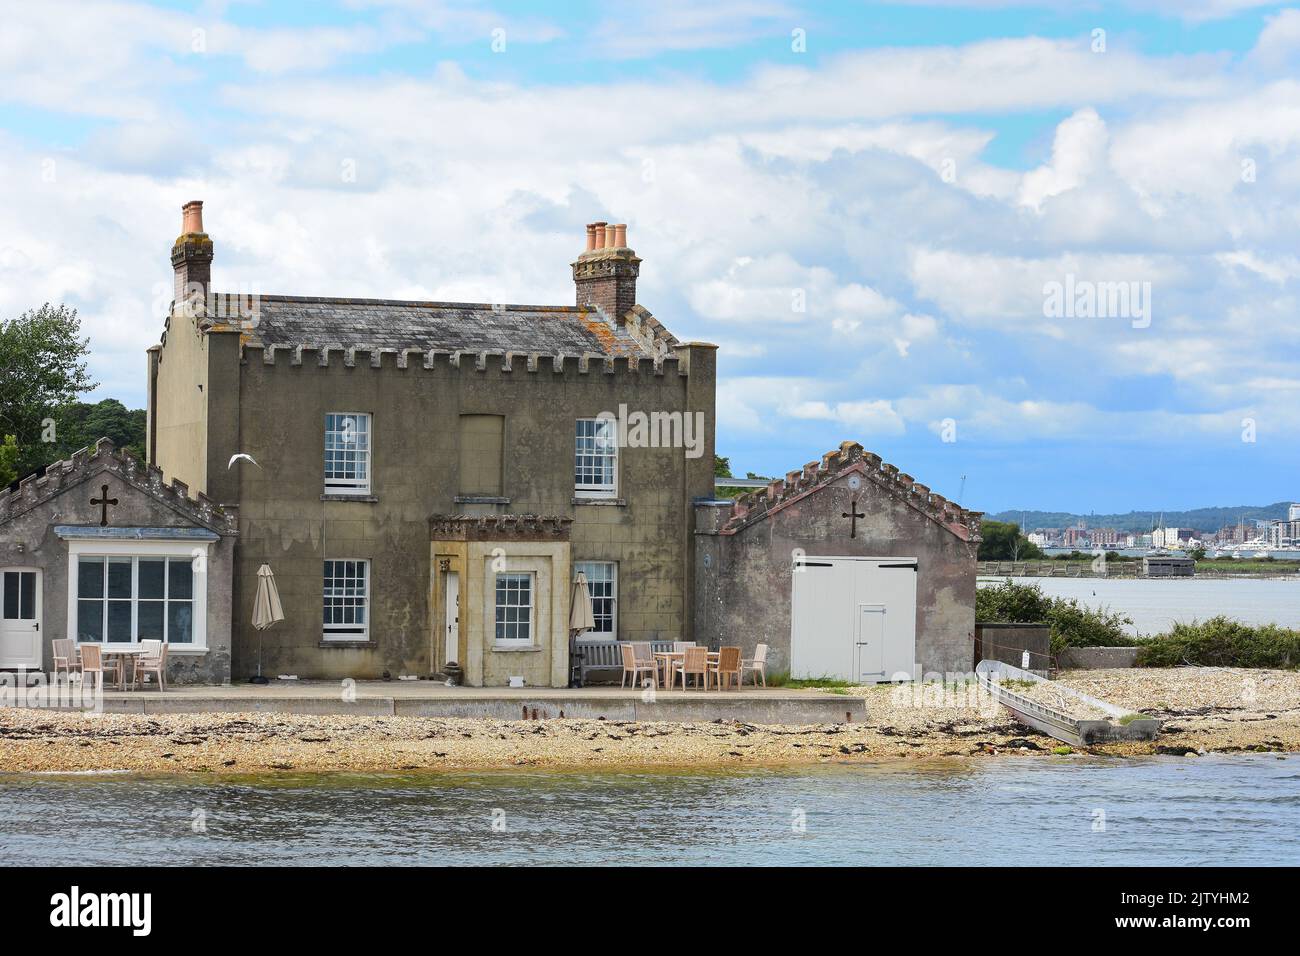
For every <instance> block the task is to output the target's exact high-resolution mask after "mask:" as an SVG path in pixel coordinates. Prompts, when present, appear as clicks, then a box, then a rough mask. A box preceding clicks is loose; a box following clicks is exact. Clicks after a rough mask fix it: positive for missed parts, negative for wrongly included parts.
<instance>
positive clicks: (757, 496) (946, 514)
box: [720, 441, 984, 542]
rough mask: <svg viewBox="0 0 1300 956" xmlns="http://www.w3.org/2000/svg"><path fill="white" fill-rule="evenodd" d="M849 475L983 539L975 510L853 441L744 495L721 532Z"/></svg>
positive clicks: (948, 525) (950, 526)
mask: <svg viewBox="0 0 1300 956" xmlns="http://www.w3.org/2000/svg"><path fill="white" fill-rule="evenodd" d="M850 473H856V474H860V475H862V476H863V478H864V479H865V480H867V481H870V482H871V483H872V484H873V485H874V486H875V487H876V488H878V489H880V490H882V491H884V492H885V493H886V494H888V495H890V496H891V497H893V498H895V499H896V500H898V501H901V502H904V503H905V504H906V505H908V507H911V508H914V509H915V510H917V511H919V512H921V513H922V514H924V515H925V516H926V517H928V518H930V519H932V520H934V521H937V522H938V523H940V524H942V525H943V526H944V527H945V528H947V529H948V530H949V531H951V532H953V533H954V534H956V535H957V536H958V537H960V538H962V539H963V540H965V541H970V542H978V541H980V540H981V538H980V519H981V518H982V517H983V514H984V513H983V512H982V511H970V510H968V509H966V508H962V507H961V506H960V505H957V504H954V503H953V502H951V501H949V500H948V499H947V498H945V497H944V496H943V495H940V494H938V493H936V492H933V491H931V490H930V488H929V487H928V486H926V485H922V484H919V483H918V482H917V481H916V479H914V478H913V477H912V476H911V475H908V474H905V473H903V472H901V471H899V469H898V467H897V466H896V465H891V464H890V463H889V462H886V461H882V460H881V459H880V456H879V455H873V454H872V453H871V452H869V451H866V450H865V449H863V447H862V446H861V445H859V444H858V443H857V442H849V441H846V442H842V443H841V444H840V447H839V448H837V449H834V450H832V451H828V452H827V453H826V454H824V455H823V456H822V458H821V460H820V461H812V462H809V463H808V464H806V465H804V466H803V468H801V469H799V470H797V471H790V472H787V473H786V475H785V477H784V478H777V479H775V480H773V481H772V482H771V483H770V484H768V486H767V487H766V488H764V489H762V490H761V491H754V492H750V493H749V494H745V495H741V496H740V497H739V498H737V499H736V500H735V502H734V503H733V504H732V507H731V516H730V518H729V519H728V520H727V521H726V522H725V524H724V525H723V527H722V529H721V532H720V533H722V534H734V533H735V532H737V531H739V530H741V529H742V528H745V527H747V526H749V525H751V524H753V523H754V522H756V521H761V520H762V519H763V518H764V517H765V516H767V515H768V514H770V513H772V512H773V511H775V510H777V509H779V508H781V507H784V506H785V505H787V504H790V503H792V502H794V501H795V500H796V499H798V498H802V497H803V496H804V495H806V494H809V493H810V492H812V491H814V490H815V489H817V488H819V487H822V486H824V485H827V484H830V483H831V482H833V481H836V480H838V479H840V478H843V477H846V476H847V475H849V474H850Z"/></svg>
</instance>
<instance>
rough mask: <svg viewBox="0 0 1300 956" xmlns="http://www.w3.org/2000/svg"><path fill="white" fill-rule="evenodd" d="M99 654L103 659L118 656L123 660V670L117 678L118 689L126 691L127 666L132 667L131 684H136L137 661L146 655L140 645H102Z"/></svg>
mask: <svg viewBox="0 0 1300 956" xmlns="http://www.w3.org/2000/svg"><path fill="white" fill-rule="evenodd" d="M99 653H100V654H101V655H102V656H103V657H113V656H117V657H120V658H122V669H121V670H120V671H119V672H118V676H117V689H118V690H126V665H127V664H128V663H129V664H130V665H131V683H132V684H133V685H134V684H135V659H136V658H137V657H139V656H140V655H141V654H143V653H144V648H143V647H141V646H140V645H139V644H119V645H117V646H113V645H112V644H102V645H100V650H99Z"/></svg>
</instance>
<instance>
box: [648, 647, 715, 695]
mask: <svg viewBox="0 0 1300 956" xmlns="http://www.w3.org/2000/svg"><path fill="white" fill-rule="evenodd" d="M720 656H721V655H720V654H719V652H718V651H709V652H708V655H707V657H708V661H709V663H710V664H716V663H717V662H718V658H719V657H720ZM654 657H655V660H656V661H662V662H663V665H664V667H663V670H664V675H665V677H666V678H667V683H668V686H669V687H671V686H672V680H673V666H674V665H675V664H676V663H677V662H679V661H681V662H684V661H685V660H686V652H685V651H658V652H656V653H655V655H654ZM661 683H663V682H661ZM682 683H683V686H682V689H683V690H685V689H686V687H685V681H683V682H682ZM704 689H705V690H708V689H709V674H708V671H705V673H704Z"/></svg>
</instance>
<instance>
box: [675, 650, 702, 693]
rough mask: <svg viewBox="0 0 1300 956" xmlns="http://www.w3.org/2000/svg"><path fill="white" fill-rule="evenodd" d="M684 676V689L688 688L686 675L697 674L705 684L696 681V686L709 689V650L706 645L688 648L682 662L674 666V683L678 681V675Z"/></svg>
mask: <svg viewBox="0 0 1300 956" xmlns="http://www.w3.org/2000/svg"><path fill="white" fill-rule="evenodd" d="M678 674H680V675H681V677H682V690H685V689H686V675H687V674H695V675H696V676H697V677H700V678H702V679H703V684H701V683H700V682H699V681H696V686H697V687H700V686H702V687H703V688H704V689H705V690H708V689H709V651H708V648H704V647H688V648H686V656H685V658H684V659H683V660H682V662H681V663H680V664H678V665H677V666H676V667H675V668H674V674H673V684H674V685H676V683H677V675H678Z"/></svg>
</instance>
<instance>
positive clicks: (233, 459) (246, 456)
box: [226, 451, 262, 471]
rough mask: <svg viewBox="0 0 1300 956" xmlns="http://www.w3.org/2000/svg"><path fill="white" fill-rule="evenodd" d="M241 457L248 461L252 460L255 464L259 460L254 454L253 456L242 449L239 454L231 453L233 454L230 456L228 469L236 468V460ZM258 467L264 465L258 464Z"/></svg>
mask: <svg viewBox="0 0 1300 956" xmlns="http://www.w3.org/2000/svg"><path fill="white" fill-rule="evenodd" d="M241 458H243V459H244V460H246V461H251V462H253V464H254V465H257V462H256V461H254V460H253V456H252V455H249V454H246V453H245V452H242V451H241V452H240V453H239V454H237V455H231V456H230V463H229V464H228V465H226V471H229V470H230V469H231V468H234V467H235V462H237V461H239V459H241ZM257 467H258V468H261V467H262V466H261V465H257Z"/></svg>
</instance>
